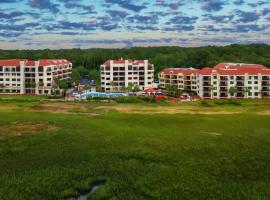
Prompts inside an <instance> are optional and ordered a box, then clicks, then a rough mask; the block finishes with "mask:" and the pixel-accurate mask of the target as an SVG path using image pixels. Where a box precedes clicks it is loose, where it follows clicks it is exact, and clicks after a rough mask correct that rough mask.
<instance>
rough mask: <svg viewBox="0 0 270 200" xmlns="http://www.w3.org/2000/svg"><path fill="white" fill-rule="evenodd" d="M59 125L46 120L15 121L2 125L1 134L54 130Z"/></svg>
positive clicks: (29, 133) (28, 133) (15, 134)
mask: <svg viewBox="0 0 270 200" xmlns="http://www.w3.org/2000/svg"><path fill="white" fill-rule="evenodd" d="M56 129H57V127H56V126H54V125H52V124H49V123H46V122H13V123H10V124H8V125H4V126H1V127H0V136H15V137H20V136H24V135H33V134H39V133H42V132H45V131H54V130H56Z"/></svg>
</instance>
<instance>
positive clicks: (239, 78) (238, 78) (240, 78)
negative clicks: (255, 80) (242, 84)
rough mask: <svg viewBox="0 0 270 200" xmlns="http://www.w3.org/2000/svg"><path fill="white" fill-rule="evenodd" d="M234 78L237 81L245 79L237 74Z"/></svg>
mask: <svg viewBox="0 0 270 200" xmlns="http://www.w3.org/2000/svg"><path fill="white" fill-rule="evenodd" d="M236 80H237V81H244V80H245V77H242V76H237V77H236Z"/></svg>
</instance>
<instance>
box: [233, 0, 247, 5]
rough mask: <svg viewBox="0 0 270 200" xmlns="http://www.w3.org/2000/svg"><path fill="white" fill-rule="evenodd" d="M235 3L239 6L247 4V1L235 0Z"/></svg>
mask: <svg viewBox="0 0 270 200" xmlns="http://www.w3.org/2000/svg"><path fill="white" fill-rule="evenodd" d="M233 3H234V4H235V5H237V6H241V5H243V4H245V1H244V0H235V1H234V2H233Z"/></svg>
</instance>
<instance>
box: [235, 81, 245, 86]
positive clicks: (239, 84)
mask: <svg viewBox="0 0 270 200" xmlns="http://www.w3.org/2000/svg"><path fill="white" fill-rule="evenodd" d="M236 85H237V86H244V83H242V82H240V83H239V82H238V83H236Z"/></svg>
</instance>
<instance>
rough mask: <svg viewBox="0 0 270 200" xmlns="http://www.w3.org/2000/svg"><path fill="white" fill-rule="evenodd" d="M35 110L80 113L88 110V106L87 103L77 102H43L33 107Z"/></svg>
mask: <svg viewBox="0 0 270 200" xmlns="http://www.w3.org/2000/svg"><path fill="white" fill-rule="evenodd" d="M32 109H33V110H34V111H40V112H50V113H65V114H67V113H80V112H87V111H88V108H87V105H85V104H76V103H66V102H63V103H59V102H57V103H42V104H39V105H37V106H34V107H32Z"/></svg>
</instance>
